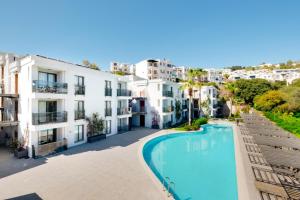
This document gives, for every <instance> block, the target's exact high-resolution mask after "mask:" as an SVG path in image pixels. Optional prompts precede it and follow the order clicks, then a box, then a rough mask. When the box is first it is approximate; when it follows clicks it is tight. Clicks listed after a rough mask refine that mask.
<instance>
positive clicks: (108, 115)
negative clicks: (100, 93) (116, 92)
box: [105, 108, 112, 117]
mask: <svg viewBox="0 0 300 200" xmlns="http://www.w3.org/2000/svg"><path fill="white" fill-rule="evenodd" d="M111 113H112V112H111V108H105V117H110V116H111Z"/></svg>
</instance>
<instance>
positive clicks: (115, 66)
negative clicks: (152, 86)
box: [110, 62, 135, 75]
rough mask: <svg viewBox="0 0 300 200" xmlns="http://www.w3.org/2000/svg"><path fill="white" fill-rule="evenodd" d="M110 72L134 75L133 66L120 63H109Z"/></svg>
mask: <svg viewBox="0 0 300 200" xmlns="http://www.w3.org/2000/svg"><path fill="white" fill-rule="evenodd" d="M110 71H111V72H112V73H116V72H123V73H124V74H126V75H129V74H135V65H132V64H128V63H120V62H111V63H110Z"/></svg>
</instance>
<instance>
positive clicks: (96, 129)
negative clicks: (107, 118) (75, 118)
mask: <svg viewBox="0 0 300 200" xmlns="http://www.w3.org/2000/svg"><path fill="white" fill-rule="evenodd" d="M86 120H87V121H88V135H89V136H93V135H99V134H101V133H102V131H103V129H104V120H103V119H102V118H99V114H98V113H93V114H92V117H90V118H89V117H88V118H86Z"/></svg>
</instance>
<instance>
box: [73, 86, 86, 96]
mask: <svg viewBox="0 0 300 200" xmlns="http://www.w3.org/2000/svg"><path fill="white" fill-rule="evenodd" d="M75 95H85V86H84V85H75Z"/></svg>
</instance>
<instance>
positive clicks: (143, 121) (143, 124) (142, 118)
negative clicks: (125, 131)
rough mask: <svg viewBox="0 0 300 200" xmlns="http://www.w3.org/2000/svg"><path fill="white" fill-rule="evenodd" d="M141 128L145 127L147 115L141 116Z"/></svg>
mask: <svg viewBox="0 0 300 200" xmlns="http://www.w3.org/2000/svg"><path fill="white" fill-rule="evenodd" d="M140 126H141V127H145V115H140Z"/></svg>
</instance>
